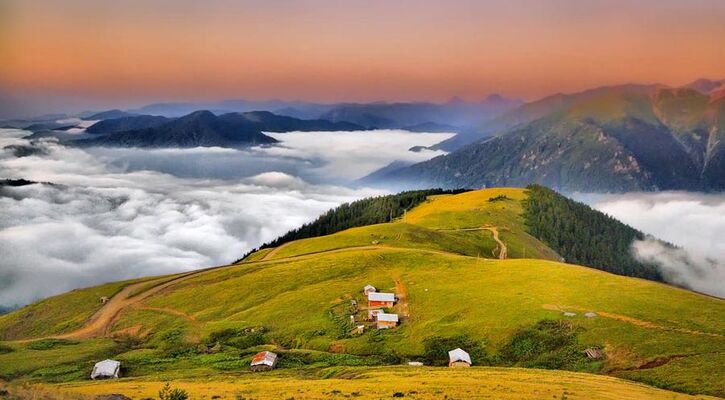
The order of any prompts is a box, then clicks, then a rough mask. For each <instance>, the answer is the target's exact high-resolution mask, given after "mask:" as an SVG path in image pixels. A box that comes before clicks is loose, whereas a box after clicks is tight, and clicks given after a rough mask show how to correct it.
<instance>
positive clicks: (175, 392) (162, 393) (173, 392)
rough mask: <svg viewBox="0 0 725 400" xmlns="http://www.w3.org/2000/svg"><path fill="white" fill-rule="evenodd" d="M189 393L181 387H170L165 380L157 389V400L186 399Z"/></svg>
mask: <svg viewBox="0 0 725 400" xmlns="http://www.w3.org/2000/svg"><path fill="white" fill-rule="evenodd" d="M188 398H189V394H188V393H186V390H183V389H178V388H176V389H172V388H171V385H170V384H169V383H168V382H167V383H166V384H165V385H164V387H163V388H161V390H159V400H187V399H188Z"/></svg>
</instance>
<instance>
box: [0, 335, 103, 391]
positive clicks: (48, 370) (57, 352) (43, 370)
mask: <svg viewBox="0 0 725 400" xmlns="http://www.w3.org/2000/svg"><path fill="white" fill-rule="evenodd" d="M34 343H38V342H28V343H8V345H9V346H11V347H12V348H13V349H14V351H13V352H11V353H6V354H1V355H0V379H12V378H17V377H21V376H24V377H29V378H32V379H34V380H41V381H50V382H54V381H67V380H80V379H85V378H86V377H87V376H88V375H90V373H91V369H92V368H93V363H95V362H96V361H99V359H104V358H106V357H110V356H111V355H113V354H114V352H115V349H116V343H115V342H114V341H113V340H108V339H97V340H86V341H83V342H82V343H78V342H76V343H75V344H72V343H73V342H70V343H64V344H63V345H54V346H46V345H43V346H34V345H33V344H34Z"/></svg>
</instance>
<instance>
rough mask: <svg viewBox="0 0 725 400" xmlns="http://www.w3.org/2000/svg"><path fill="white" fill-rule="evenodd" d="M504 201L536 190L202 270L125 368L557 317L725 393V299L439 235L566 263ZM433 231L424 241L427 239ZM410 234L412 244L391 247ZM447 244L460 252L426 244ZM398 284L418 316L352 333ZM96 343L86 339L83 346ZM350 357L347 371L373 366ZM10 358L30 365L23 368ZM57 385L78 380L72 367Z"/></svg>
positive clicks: (358, 350)
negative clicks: (215, 340)
mask: <svg viewBox="0 0 725 400" xmlns="http://www.w3.org/2000/svg"><path fill="white" fill-rule="evenodd" d="M501 194H505V195H506V196H507V197H509V198H511V199H515V200H520V199H522V198H523V196H524V192H523V191H521V190H518V189H507V190H498V189H496V190H485V191H479V192H470V193H464V194H460V195H456V196H441V197H437V198H435V199H433V200H432V201H430V202H427V203H425V204H423V205H421V206H419V207H417V208H416V209H414V210H412V211H411V212H409V213H407V215H406V216H405V217H404V218H403V220H402V221H399V222H396V223H393V224H384V225H375V226H371V227H366V228H359V229H353V230H350V231H345V232H340V233H338V234H335V235H331V236H328V237H323V238H316V239H307V240H303V241H300V242H299V243H292V244H290V245H288V246H286V247H285V248H282V249H280V251H279V252H278V253H277V254H276V255H275V257H287V256H293V255H301V254H306V253H310V252H313V251H320V250H322V249H328V248H329V249H336V248H340V247H345V246H357V245H367V246H369V245H370V241H371V238H372V237H373V236H370V234H371V233H372V234H373V235H375V234H377V235H383V236H386V238H378V239H377V240H380V242H381V243H380V244H382V245H384V246H388V247H383V248H372V249H365V250H361V249H358V250H356V249H350V250H342V251H337V252H330V253H324V254H310V255H307V256H304V255H302V256H299V257H294V258H291V259H283V258H278V259H272V260H269V261H259V260H261V259H262V258H263V257H264V256H265V255H268V254H269V252H268V251H267V250H265V252H264V253H263V254H261V255H259V254H255V255H252V258H253V259H256V260H257V261H249V260H247V261H245V262H242V263H240V264H237V265H234V266H232V267H229V268H224V269H217V270H212V271H207V272H204V273H200V274H198V275H196V276H194V277H192V278H190V279H187V280H184V281H182V282H179V283H177V284H176V285H174V286H171V287H169V288H167V289H165V290H163V291H161V292H159V293H156V294H155V295H153V296H151V297H149V298H148V299H147V300H145V301H144V303H143V304H142V305H141V306H139V307H134V308H132V309H128V310H125V311H124V312H123V313H122V314H121V317H120V319H119V320H118V321H117V322H116V324H115V325H114V327H113V331H115V332H129V331H132V332H150V336H149V337H148V338H147V339H148V340H149V342H148V343H147V345H146V347H147V349H140V350H132V351H130V352H127V353H124V354H116V355H114V357H116V358H119V359H121V360H123V361H124V365H126V366H127V368H129V373H130V374H131V375H132V376H148V378H150V379H154V377H156V379H160V378H159V377H160V376H165V377H168V376H169V374H172V375H171V376H174V375H173V374H179V376H186V377H193V376H198V375H207V374H209V373H216V372H213V371H230V372H236V371H239V370H240V369H242V370H244V369H246V368H245V365H246V359H240V358H239V352H238V351H229V352H227V351H224V352H222V353H221V354H216V355H198V356H189V357H182V358H177V359H173V358H172V359H170V358H169V357H168V356H164V355H163V354H161V353H160V350H159V349H158V348H156V347H163V345H164V340H165V339H164V332H167V333H168V332H174V331H178V332H180V333H181V335H183V337H184V338H185V339H186V340H189V341H192V342H194V341H197V340H199V339H200V338H203V337H205V336H207V335H208V334H209V333H211V332H214V331H218V330H220V329H223V328H228V327H238V328H244V327H256V326H264V327H266V328H268V329H269V334H268V336H269V338H270V339H272V340H273V341H275V342H276V343H278V344H284V345H285V346H286V347H288V348H290V347H292V348H305V349H311V350H318V351H331V350H334V351H335V352H345V353H350V354H358V355H371V354H382V355H389V354H397V355H402V356H416V355H420V354H421V352H422V345H421V342H422V340H423V339H425V338H427V337H430V336H433V335H441V336H453V335H455V334H457V333H467V334H469V335H471V336H473V337H474V338H475V339H479V340H482V341H485V342H486V343H487V347H488V349H489V351H490V352H492V353H496V352H497V351H498V349H499V348H500V346H501V344H502V343H503V342H504V341H505V340H506V339H507V338H508V337H509V336H510V335H511V334H512V333H513V332H514V331H515V330H516V329H518V328H519V327H521V326H524V325H529V324H533V323H535V322H537V321H539V320H541V319H544V318H553V319H557V318H564V317H563V316H562V315H561V311H562V310H568V311H575V312H577V313H578V315H577V316H576V317H574V318H572V320H573V322H575V323H576V324H577V325H579V326H582V327H583V328H584V331H583V333H582V334H581V335H580V341H581V342H582V343H583V344H585V345H599V346H604V347H605V350H606V352H607V354H608V357H609V358H608V360H607V361H606V363H605V365H604V367H603V372H609V373H611V374H614V375H618V376H623V377H629V378H634V379H637V380H641V381H645V382H650V383H653V384H657V385H659V386H663V387H669V388H674V389H678V390H683V391H688V392H693V393H714V394H719V395H725V387H723V382H725V371H723V369H722V368H721V366H722V365H723V363H725V356H724V354H725V339H724V338H723V335H725V318H723V315H725V302H723V301H721V300H717V299H713V298H710V297H706V296H702V295H698V294H695V293H692V292H688V291H685V290H680V289H676V288H672V287H669V286H666V285H662V284H658V283H654V282H649V281H644V280H638V279H633V278H627V277H621V276H616V275H612V274H608V273H604V272H601V271H597V270H593V269H589V268H583V267H577V266H572V265H567V264H561V263H557V262H553V261H546V260H533V259H512V260H504V261H499V260H489V259H482V258H478V257H475V256H474V257H469V256H463V255H460V254H470V255H477V254H474V253H477V252H478V251H481V250H482V249H486V246H492V245H493V242H492V241H491V240H492V239H491V238H490V233H488V232H487V231H473V232H465V233H463V232H457V233H455V232H454V233H455V234H456V235H457V234H465V235H464V236H462V237H458V236H453V237H452V239H451V238H450V237H447V236H445V235H447V234H449V233H451V232H446V231H442V230H439V229H460V228H472V227H480V226H482V225H485V224H488V225H493V226H497V227H499V231H500V233H501V237H502V239H503V241H504V242H505V243H506V244H507V246H509V247H510V249H509V254H511V253H512V251H514V256H515V254H516V253H515V251H516V247H517V246H521V247H520V248H524V247H526V246H528V247H526V248H527V249H528V250H527V255H529V256H530V255H531V254H536V253H537V252H538V254H540V255H541V256H543V257H546V258H553V257H555V254H553V252H551V251H550V250H548V249H547V248H546V247H545V246H543V245H541V244H540V243H538V242H536V241H535V239H533V238H531V237H530V236H529V235H527V234H525V233H524V232H523V227H522V225H521V223H520V221H519V220H518V219H517V215H518V213H520V211H521V208H520V204H519V203H518V202H516V201H512V200H504V201H498V202H489V201H488V199H489V198H491V197H495V196H498V195H501ZM421 230H422V232H423V233H424V234H419V235H418V234H414V233H416V232H419V231H421ZM397 234H400V235H401V236H400V238H401V239H400V243H402V244H400V243H398V244H396V242H394V241H392V240H390V239H388V238H393V237H395V235H397ZM439 235H444V236H443V237H441V236H439ZM466 235H470V236H466ZM475 235H478V236H475ZM403 238H405V240H403ZM477 238H481V239H482V241H481V244H476V243H475V240H476V239H477ZM374 240H375V239H374ZM326 241H327V242H329V243H326ZM396 246H397V247H396ZM447 246H451V248H450V250H453V251H455V252H456V253H459V254H447V253H442V252H432V251H425V250H420V249H414V248H415V247H418V248H433V249H439V248H446V247H447ZM455 246H458V247H455ZM409 247H410V248H409ZM282 251H285V252H286V253H282ZM484 253H485V251H484ZM283 254H284V255H283ZM396 280H397V281H399V282H400V283H402V284H403V285H404V286H405V287H406V289H407V291H408V296H409V303H410V304H409V309H410V318H409V319H407V320H405V321H404V322H403V325H402V326H401V327H400V328H398V329H396V330H393V331H389V332H384V333H382V334H378V333H375V332H367V333H365V334H364V335H362V336H359V337H348V336H346V335H344V334H341V333H344V332H345V329H346V328H347V326H346V325H345V324H344V321H345V320H346V318H347V316H346V315H344V310H345V307H346V306H347V304H349V300H350V299H351V298H357V299H358V300H360V301H362V300H363V299H362V294H361V293H360V290H361V288H362V286H363V285H364V284H366V283H372V284H374V285H376V286H377V287H378V288H380V289H383V290H393V289H394V288H395V282H396ZM81 292H84V291H81ZM69 295H70V294H69ZM69 295H66V296H69ZM94 296H95V295H94ZM60 298H61V299H62V296H61V297H60ZM89 298H90V295H89ZM96 299H97V298H96ZM51 306H52V307H54V308H49V309H48V311H47V313H53V311H54V310H56V308H57V309H58V310H60V309H62V308H63V304H62V302H60V303H59V302H58V300H56V302H55V303H52V304H51ZM144 308H145V309H144ZM584 311H595V312H599V313H600V316H599V317H596V318H592V319H587V318H583V317H582V316H581V314H582V312H584ZM20 312H21V313H22V312H24V311H23V310H21V311H20ZM334 315H337V316H338V317H340V316H342V317H341V318H334V317H332V316H334ZM7 318H8V317H3V318H0V326H2V325H1V324H7ZM43 318H49V317H48V316H41V321H40V322H39V323H42V320H43ZM31 334H32V331H31V332H29V333H28V336H30V335H31ZM87 345H89V344H87V343H85V342H84V343H82V344H80V345H78V346H73V347H78V348H85V346H87ZM12 346H13V347H14V348H15V350H16V351H15V352H12V353H9V354H4V355H0V376H8V375H14V374H13V373H12V371H15V370H17V369H18V368H20V369H21V370H22V371H23V372H24V373H26V374H29V373H31V372H30V371H33V370H34V367H33V366H23V364H24V363H25V362H24V361H23V359H24V357H25V358H28V357H32V356H33V355H34V354H37V353H33V352H34V350H29V349H27V348H25V345H22V344H13V345H12ZM79 353H80V352H79ZM681 355H687V357H683V358H677V359H674V360H672V361H670V362H669V363H667V364H665V365H663V366H660V367H658V368H652V369H642V370H629V369H633V368H636V367H638V366H640V365H642V364H645V363H646V362H648V361H652V360H655V359H658V358H666V357H671V356H681ZM245 357H246V356H245ZM49 359H53V360H55V363H56V365H58V366H59V367H58V368H61V367H63V368H68V369H69V370H71V373H69V375H68V377H67V379H77V376H78V375H77V371H78V369H79V368H88V367H89V366H90V365H91V364H92V361H93V352H87V353H86V356H85V357H80V356H79V355H78V354H74V355H73V357H70V355H63V354H61V355H59V356H58V357H55V358H49ZM345 360H346V361H344V362H342V365H360V364H359V363H360V362H363V363H369V362H370V361H365V360H366V359H355V358H352V359H345ZM8 363H17V364H20V366H18V365H14V366H12V367H10V366H8ZM48 364H50V365H48ZM48 364H44V366H45V368H49V367H52V366H53V363H52V362H50V361H48ZM79 365H80V366H81V367H79ZM321 366H324V365H321ZM36 367H37V366H36ZM174 371H175V372H174ZM431 373H433V374H437V373H439V372H431ZM159 374H161V375H159ZM547 374H548V373H547ZM425 375H426V376H428V375H429V374H428V373H426V374H425ZM55 378H56V379H57V380H64V377H63V374H62V373H58V374H57V376H55ZM396 379H397V378H396ZM401 379H402V378H401ZM416 379H419V378H416ZM441 379H443V378H441ZM541 379H544V378H543V377H542V378H541ZM592 379H600V378H592ZM602 379H607V378H602ZM46 380H47V379H46ZM265 382H266V381H265ZM401 382H402V381H401ZM411 382H412V381H411ZM265 384H267V383H265ZM310 385H313V386H314V385H316V384H312V383H311V384H310ZM401 385H402V383H401ZM363 386H364V387H370V386H365V385H363ZM580 387H581V388H584V386H580ZM364 390H369V389H364ZM542 390H543V389H542ZM582 390H583V389H582ZM648 390H649V389H648ZM633 393H634V392H633ZM255 397H258V396H257V395H256V394H255ZM569 398H573V397H572V396H569Z"/></svg>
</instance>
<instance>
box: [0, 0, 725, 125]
mask: <svg viewBox="0 0 725 400" xmlns="http://www.w3.org/2000/svg"><path fill="white" fill-rule="evenodd" d="M722 21H725V2H723V1H721V0H682V1H674V0H619V1H615V2H612V1H605V0H601V1H600V0H506V1H491V0H488V1H487V0H478V1H463V0H450V1H439V2H433V1H411V0H401V1H394V2H391V1H385V0H381V1H379V0H371V1H360V2H354V1H318V0H300V1H281V0H264V1H231V0H211V1H188V0H155V1H145V0H143V1H142V0H128V1H123V2H113V1H96V0H69V1H49V0H2V1H0V91H1V92H2V95H0V96H2V98H0V107H5V108H15V109H23V108H26V109H28V110H39V109H47V110H51V111H52V110H57V109H62V108H74V107H75V108H83V107H88V106H89V105H94V104H108V105H116V106H131V105H140V104H144V103H149V102H153V101H162V100H163V101H175V100H216V99H223V98H246V99H270V98H281V99H288V100H289V99H302V100H311V101H322V102H333V101H373V100H430V101H444V100H446V99H448V98H450V97H452V96H461V97H463V98H466V99H471V100H474V99H481V98H483V97H485V95H487V94H490V93H504V94H507V95H509V96H512V97H518V98H523V99H535V98H538V97H542V96H545V95H547V94H551V93H555V92H572V91H577V90H582V89H586V88H590V87H594V86H601V85H608V84H618V83H627V82H640V83H655V82H657V83H665V84H670V85H680V84H684V83H687V82H689V81H691V80H694V79H696V78H699V77H710V78H719V79H722V78H725V46H723V45H722V38H723V37H725V24H724V23H722Z"/></svg>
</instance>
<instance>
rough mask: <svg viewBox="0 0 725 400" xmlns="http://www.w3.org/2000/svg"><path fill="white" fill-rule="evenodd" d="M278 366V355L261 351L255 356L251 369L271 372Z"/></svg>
mask: <svg viewBox="0 0 725 400" xmlns="http://www.w3.org/2000/svg"><path fill="white" fill-rule="evenodd" d="M275 366H277V354H276V353H272V352H271V351H261V352H259V353H257V354H255V355H254V357H253V358H252V363H251V364H250V367H251V368H252V371H254V372H259V371H271V370H273V369H274V367H275Z"/></svg>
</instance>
